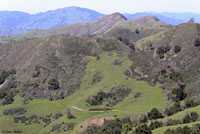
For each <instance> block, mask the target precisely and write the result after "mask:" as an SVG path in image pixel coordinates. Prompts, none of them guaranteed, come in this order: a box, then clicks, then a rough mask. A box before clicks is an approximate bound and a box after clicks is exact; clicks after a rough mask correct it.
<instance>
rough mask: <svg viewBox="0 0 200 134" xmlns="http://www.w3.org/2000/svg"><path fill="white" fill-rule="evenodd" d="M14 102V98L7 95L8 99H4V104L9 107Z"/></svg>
mask: <svg viewBox="0 0 200 134" xmlns="http://www.w3.org/2000/svg"><path fill="white" fill-rule="evenodd" d="M13 101H14V99H13V96H12V95H7V96H6V97H4V99H3V102H2V104H3V105H8V104H11V103H12V102H13Z"/></svg>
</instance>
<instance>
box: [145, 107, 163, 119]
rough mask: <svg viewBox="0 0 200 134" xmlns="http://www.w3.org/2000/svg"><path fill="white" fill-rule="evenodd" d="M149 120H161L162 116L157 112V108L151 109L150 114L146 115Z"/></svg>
mask: <svg viewBox="0 0 200 134" xmlns="http://www.w3.org/2000/svg"><path fill="white" fill-rule="evenodd" d="M147 115H148V118H149V119H150V120H153V119H158V118H162V117H163V116H162V114H161V113H160V112H159V111H158V109H157V108H153V109H152V110H151V111H150V112H148V113H147Z"/></svg>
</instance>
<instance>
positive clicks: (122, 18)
mask: <svg viewBox="0 0 200 134" xmlns="http://www.w3.org/2000/svg"><path fill="white" fill-rule="evenodd" d="M125 20H127V18H126V17H125V16H123V15H122V14H120V13H118V12H116V13H113V14H110V15H107V16H104V17H102V18H100V19H97V20H96V21H94V22H95V23H96V22H100V21H109V22H110V21H125Z"/></svg>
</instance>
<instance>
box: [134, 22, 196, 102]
mask: <svg viewBox="0 0 200 134" xmlns="http://www.w3.org/2000/svg"><path fill="white" fill-rule="evenodd" d="M199 37H200V25H199V24H193V23H187V24H181V25H179V26H177V27H173V28H170V29H169V30H167V31H165V32H162V33H159V34H157V35H153V36H150V37H147V38H144V39H141V40H140V41H138V42H137V45H136V46H137V47H138V48H139V49H141V50H142V51H144V52H145V53H149V54H150V55H152V57H153V58H154V59H156V58H160V59H159V60H158V61H159V64H158V68H160V69H164V70H166V71H167V70H176V71H177V72H179V75H180V76H181V77H182V81H183V82H184V83H185V85H186V89H185V90H186V92H187V95H188V98H190V97H194V98H199V93H200V91H199V88H198V87H199V74H198V71H199V65H200V63H199V60H198V59H199V58H200V57H199V54H198V53H199V46H198V43H199V42H198V39H199ZM167 67H169V68H167Z"/></svg>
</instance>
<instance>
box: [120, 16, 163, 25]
mask: <svg viewBox="0 0 200 134" xmlns="http://www.w3.org/2000/svg"><path fill="white" fill-rule="evenodd" d="M118 25H134V26H144V27H167V24H165V23H163V22H161V21H160V20H159V19H158V18H156V17H155V16H144V17H141V18H139V19H132V20H128V21H126V22H122V23H121V24H120V23H119V24H118Z"/></svg>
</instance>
